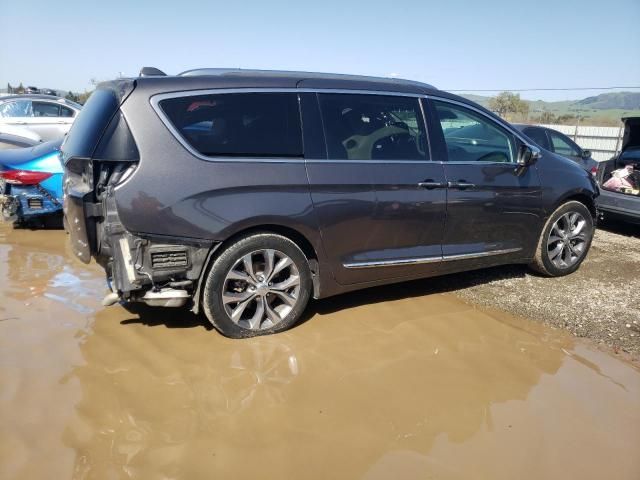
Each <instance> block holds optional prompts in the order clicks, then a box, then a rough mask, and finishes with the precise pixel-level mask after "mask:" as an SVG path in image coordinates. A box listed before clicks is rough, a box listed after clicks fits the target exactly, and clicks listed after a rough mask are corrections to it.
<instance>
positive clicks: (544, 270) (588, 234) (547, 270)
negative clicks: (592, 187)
mask: <svg viewBox="0 0 640 480" xmlns="http://www.w3.org/2000/svg"><path fill="white" fill-rule="evenodd" d="M568 213H578V214H580V215H581V216H582V218H584V220H585V225H584V227H583V229H584V232H585V239H584V246H583V248H582V254H581V256H579V257H578V258H577V260H576V261H575V262H574V263H573V264H571V265H566V266H563V267H561V266H558V265H556V264H554V262H552V259H551V255H550V252H549V248H548V246H547V242H548V241H549V239H550V236H549V235H550V233H551V230H552V228H553V226H554V224H555V223H556V222H557V221H558V220H559V219H560V218H561V217H563V216H564V215H566V214H568ZM593 233H594V223H593V217H592V215H591V212H590V211H589V209H588V208H587V207H586V206H585V205H584V204H583V203H581V202H578V201H575V200H571V201H568V202H566V203H563V204H562V205H560V206H559V207H558V208H557V209H556V210H555V211H554V212H553V213H552V214H551V216H550V217H549V219H548V220H547V223H546V224H545V226H544V228H543V229H542V233H541V235H540V239H539V240H538V245H537V247H536V253H535V257H534V258H533V261H532V262H531V263H530V264H529V267H530V268H531V269H533V270H535V271H536V272H538V273H540V274H542V275H545V276H547V277H562V276H564V275H569V274H570V273H573V272H575V271H576V270H577V269H578V268H579V267H580V265H581V264H582V262H583V261H584V259H585V258H586V257H587V254H588V253H589V248H590V247H591V241H592V240H593Z"/></svg>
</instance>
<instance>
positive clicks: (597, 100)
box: [462, 92, 640, 125]
mask: <svg viewBox="0 0 640 480" xmlns="http://www.w3.org/2000/svg"><path fill="white" fill-rule="evenodd" d="M462 96H463V97H465V98H468V99H469V100H472V101H474V102H476V103H479V104H480V105H482V106H484V107H488V105H489V100H490V99H491V97H487V96H482V95H472V94H463V95H462ZM525 101H526V102H527V103H528V104H529V117H535V116H539V115H540V114H541V113H543V112H550V113H553V114H554V115H555V116H558V117H559V116H562V115H573V116H576V117H583V120H581V122H580V123H582V124H583V125H588V124H589V123H592V124H593V125H618V124H619V122H620V118H621V117H627V116H640V92H611V93H603V94H601V95H596V96H593V97H587V98H584V99H582V100H567V101H562V102H545V101H543V100H525Z"/></svg>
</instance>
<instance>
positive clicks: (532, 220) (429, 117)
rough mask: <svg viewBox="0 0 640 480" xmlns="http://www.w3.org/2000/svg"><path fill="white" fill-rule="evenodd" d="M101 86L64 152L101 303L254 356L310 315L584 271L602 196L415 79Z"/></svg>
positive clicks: (554, 159) (477, 109) (70, 205)
mask: <svg viewBox="0 0 640 480" xmlns="http://www.w3.org/2000/svg"><path fill="white" fill-rule="evenodd" d="M148 71H149V70H146V69H145V70H143V72H141V73H143V74H145V76H142V77H139V78H136V79H128V80H127V79H123V80H117V81H113V82H107V83H104V84H101V85H100V86H99V87H98V88H97V89H96V90H95V91H94V92H93V94H92V95H91V97H90V98H89V100H88V102H87V104H86V106H85V107H84V108H83V110H82V112H81V113H80V115H79V116H78V120H77V121H76V123H75V124H74V125H73V128H72V129H71V131H70V132H69V135H68V136H67V137H66V140H65V142H64V143H63V145H62V148H61V150H62V156H63V161H64V165H65V178H64V182H63V184H64V200H65V201H64V208H65V216H66V224H67V226H68V229H69V233H70V241H71V245H72V248H73V251H74V252H75V254H76V256H77V257H78V258H79V259H80V260H82V261H84V262H87V263H88V262H89V261H90V259H91V257H94V258H95V259H96V260H97V261H98V263H99V264H100V265H102V266H103V267H104V269H105V271H106V274H107V278H108V283H109V285H110V286H111V288H112V293H110V294H109V295H107V296H106V297H105V299H104V303H105V304H113V303H116V302H118V301H122V302H145V303H147V304H149V305H157V306H181V305H185V304H187V302H189V303H190V304H191V305H192V308H193V309H194V311H196V312H197V311H199V310H200V309H202V310H203V311H204V313H205V314H206V316H207V318H208V319H209V320H210V321H211V322H212V324H213V325H214V326H215V327H216V328H217V329H218V330H219V331H220V332H222V333H223V334H224V335H227V336H230V337H235V338H240V337H248V336H253V335H261V334H267V333H274V332H278V331H282V330H284V329H287V328H289V327H291V326H292V325H294V324H295V323H296V321H297V320H298V319H299V318H300V316H301V315H302V313H303V311H304V310H305V307H306V304H307V301H308V300H309V298H310V297H312V296H313V297H316V298H322V297H328V296H331V295H336V294H338V293H341V292H346V291H349V290H356V289H360V288H365V287H370V286H374V285H380V284H387V283H394V282H398V281H403V280H409V279H414V278H421V277H429V276H434V275H441V274H446V273H452V272H459V271H464V270H471V269H477V268H483V267H488V266H494V265H501V264H510V263H523V264H529V265H531V267H532V268H534V269H536V270H537V271H538V272H541V273H542V274H543V275H547V276H561V275H567V274H570V273H572V272H574V271H575V270H576V269H577V268H578V267H579V266H580V264H581V262H582V261H583V260H584V258H585V256H586V255H587V252H588V250H589V246H590V244H591V239H592V235H593V230H594V217H595V214H596V210H595V197H596V196H597V186H596V184H595V180H594V179H593V177H592V176H591V175H590V174H588V173H587V172H585V171H584V170H582V169H581V168H580V167H578V166H577V165H576V164H575V163H574V162H572V161H570V160H568V159H566V158H563V157H561V156H558V155H556V154H554V153H552V152H549V151H541V150H540V149H539V148H538V147H537V146H535V145H534V144H533V143H532V141H531V140H529V139H528V138H527V137H526V136H524V135H522V133H521V132H520V131H518V130H516V129H514V128H513V127H512V126H511V125H510V124H509V123H507V122H505V121H504V120H502V119H501V118H499V117H498V116H496V115H495V114H493V113H491V112H489V111H488V110H486V109H485V108H483V107H481V106H479V105H477V104H475V103H473V102H471V101H469V100H466V99H464V98H462V97H459V96H456V95H452V94H449V93H446V92H443V91H440V90H438V89H436V88H434V87H432V86H430V85H427V84H423V83H418V82H412V81H408V80H400V79H388V78H387V79H384V78H372V77H361V76H349V75H333V74H317V73H305V72H268V71H248V70H221V69H203V70H196V71H190V72H185V73H184V74H182V75H178V76H165V75H164V74H162V73H161V72H158V71H157V70H156V71H155V72H154V73H152V75H151V76H147V72H148Z"/></svg>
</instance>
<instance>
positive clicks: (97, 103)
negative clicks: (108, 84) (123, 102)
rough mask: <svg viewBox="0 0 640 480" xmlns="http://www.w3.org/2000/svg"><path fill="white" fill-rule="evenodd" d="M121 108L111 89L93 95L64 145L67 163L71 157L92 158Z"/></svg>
mask: <svg viewBox="0 0 640 480" xmlns="http://www.w3.org/2000/svg"><path fill="white" fill-rule="evenodd" d="M119 106H120V104H119V101H118V98H117V97H116V94H115V92H114V91H113V90H111V89H108V88H98V89H97V90H96V91H94V92H93V93H92V94H91V96H90V97H89V100H87V103H86V104H85V106H84V107H83V108H82V110H80V113H78V117H77V118H76V120H75V121H74V122H73V125H72V126H71V130H70V131H69V134H68V135H67V136H66V137H65V141H64V143H63V144H62V153H63V155H64V159H65V161H66V160H68V159H69V158H71V157H81V158H89V157H91V155H92V154H93V151H94V150H95V148H96V145H97V144H98V140H99V139H100V137H101V136H102V133H103V132H104V130H105V128H106V127H107V125H108V124H109V121H110V120H111V117H113V115H114V113H116V112H117V111H118V107H119Z"/></svg>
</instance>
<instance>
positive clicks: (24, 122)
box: [0, 95, 82, 142]
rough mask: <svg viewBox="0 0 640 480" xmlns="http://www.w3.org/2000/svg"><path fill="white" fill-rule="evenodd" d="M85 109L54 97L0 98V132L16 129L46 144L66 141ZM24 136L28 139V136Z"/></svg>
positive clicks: (15, 96) (21, 96)
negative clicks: (54, 141)
mask: <svg viewBox="0 0 640 480" xmlns="http://www.w3.org/2000/svg"><path fill="white" fill-rule="evenodd" d="M81 108H82V105H80V104H77V103H75V102H71V101H69V100H67V99H65V98H60V97H54V96H52V95H11V96H6V97H0V131H1V130H2V127H5V126H7V127H15V129H19V130H27V131H29V132H31V134H34V135H37V136H38V137H39V139H40V141H43V142H47V141H49V140H55V139H58V138H61V137H63V136H64V135H65V134H66V133H67V132H68V131H69V129H70V128H71V125H72V124H73V121H74V120H75V117H76V116H77V115H78V112H79V111H80V109H81ZM23 136H28V135H27V134H26V133H25V134H24V135H23Z"/></svg>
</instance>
